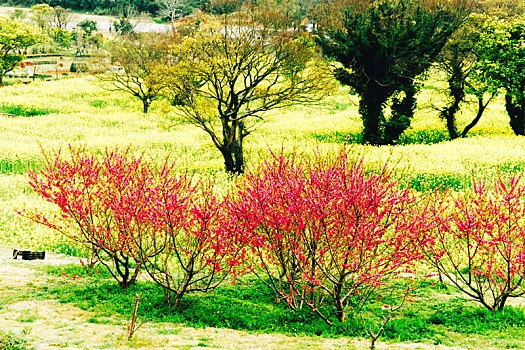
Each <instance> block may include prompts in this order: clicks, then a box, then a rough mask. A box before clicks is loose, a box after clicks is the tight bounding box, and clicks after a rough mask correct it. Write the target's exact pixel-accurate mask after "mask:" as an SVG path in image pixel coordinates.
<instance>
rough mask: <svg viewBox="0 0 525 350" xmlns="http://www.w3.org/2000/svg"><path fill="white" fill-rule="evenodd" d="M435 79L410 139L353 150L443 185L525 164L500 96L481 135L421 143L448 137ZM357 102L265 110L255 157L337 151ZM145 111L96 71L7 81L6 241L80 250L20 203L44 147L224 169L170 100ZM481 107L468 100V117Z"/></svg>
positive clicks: (2, 157) (1, 191) (2, 160)
mask: <svg viewBox="0 0 525 350" xmlns="http://www.w3.org/2000/svg"><path fill="white" fill-rule="evenodd" d="M432 84H434V85H436V84H437V83H435V82H430V84H427V85H428V86H429V88H427V89H425V90H423V92H422V93H421V95H420V101H419V102H420V109H419V110H418V111H417V113H416V118H415V120H414V123H413V127H412V128H411V129H410V130H408V131H407V132H406V133H405V135H404V136H403V139H402V140H401V142H402V143H405V144H404V145H400V146H396V147H364V146H360V145H354V146H352V147H353V150H354V151H355V152H357V153H360V154H363V155H364V156H365V159H366V161H367V164H369V165H370V166H371V167H373V166H376V165H378V164H382V163H384V162H386V161H389V162H390V164H392V166H395V167H396V169H397V173H398V175H399V177H400V178H401V179H402V181H405V182H406V181H410V183H411V185H412V186H413V187H414V188H416V189H418V190H427V189H432V188H436V187H438V186H448V187H452V188H455V189H461V188H464V187H466V186H468V182H469V179H470V176H471V173H472V172H474V173H475V174H476V175H477V176H481V177H484V178H487V179H491V178H494V177H495V176H496V174H497V173H498V172H502V173H508V172H515V171H521V170H524V169H525V139H524V138H521V137H515V136H513V135H512V134H511V131H510V129H509V127H508V124H507V117H506V116H505V114H504V108H503V104H502V101H501V100H498V101H496V103H493V104H492V105H491V106H490V108H489V110H488V111H487V114H486V115H485V117H484V119H482V121H481V122H480V124H479V125H478V126H477V127H476V128H475V129H474V130H473V131H472V134H473V135H474V136H472V137H470V138H467V139H464V140H456V141H454V142H440V143H436V144H430V145H428V144H422V143H420V142H421V140H428V139H427V136H428V135H430V136H431V137H430V136H428V137H429V139H430V140H434V141H440V140H445V139H446V132H445V130H444V127H443V123H442V122H441V121H440V120H439V119H438V118H437V116H436V115H437V112H436V111H435V110H432V109H431V108H430V101H432V103H436V100H438V99H437V97H439V93H438V92H436V89H437V87H436V86H434V85H432ZM437 102H438V103H439V101H437ZM356 103H357V100H356V98H355V97H354V96H350V95H349V94H348V93H347V92H346V91H343V90H342V91H341V92H340V94H337V95H335V96H331V97H329V98H326V99H325V100H324V101H323V102H322V103H321V104H320V105H318V106H315V107H304V106H296V107H292V108H288V109H283V110H277V111H274V112H273V113H271V114H269V115H267V116H266V117H265V122H264V123H263V124H261V125H259V126H258V127H257V129H256V131H255V132H254V133H253V134H252V135H250V137H249V138H247V139H246V153H247V156H246V158H247V161H248V164H249V166H250V165H253V164H256V163H257V161H258V160H259V159H261V158H264V157H267V156H268V149H273V150H275V151H277V152H278V151H279V150H280V149H281V148H283V149H284V150H285V152H286V153H289V152H293V151H295V152H301V153H305V154H307V155H308V154H311V153H312V152H313V151H314V150H315V149H319V150H320V151H321V152H330V151H334V150H337V149H338V148H339V147H340V145H341V144H342V143H343V142H344V141H345V140H346V139H349V140H350V141H352V140H355V139H357V138H358V135H359V132H360V128H361V126H360V120H359V116H358V114H357V107H356ZM140 110H141V108H140V103H139V102H138V101H136V100H133V99H132V98H131V97H129V96H127V95H124V94H121V93H116V92H108V91H105V90H103V89H102V88H101V87H100V86H99V85H98V84H97V83H96V82H95V81H93V80H92V79H89V78H87V79H68V80H61V81H52V82H45V83H36V84H31V85H27V86H26V85H16V86H11V87H6V88H3V89H2V94H0V112H4V113H6V112H7V113H14V114H17V115H20V116H21V117H18V118H7V117H0V118H1V120H2V123H1V124H0V140H1V141H0V177H1V179H2V181H0V214H2V215H1V216H0V232H2V236H3V237H2V239H1V240H0V241H1V242H3V243H5V244H16V245H21V246H26V247H33V248H47V249H49V248H52V249H54V250H56V251H59V252H66V253H71V254H74V253H76V252H75V251H74V250H72V249H71V246H70V245H69V244H67V242H65V241H64V240H63V239H62V237H60V236H58V235H56V234H54V233H52V232H48V231H47V230H45V229H43V228H41V227H35V226H33V225H26V223H25V222H23V221H22V220H21V219H20V218H18V217H17V215H16V214H14V210H15V209H18V208H20V207H34V206H39V207H42V206H43V203H41V202H40V201H38V200H37V199H36V198H35V197H34V196H32V195H31V193H30V191H29V188H28V186H27V185H25V182H26V181H25V176H24V173H26V172H27V170H28V169H38V168H39V167H40V166H41V164H42V156H41V153H40V146H42V147H43V148H45V149H47V150H49V149H54V148H58V147H67V145H68V144H69V143H72V144H83V145H86V146H87V147H88V148H90V149H94V150H97V151H103V150H104V148H105V147H110V148H112V147H116V146H118V147H131V148H132V150H133V151H135V152H137V153H141V152H143V151H146V152H147V153H148V154H150V155H152V156H154V157H157V158H158V159H162V158H164V157H165V156H166V155H167V154H170V156H171V157H172V159H176V161H177V163H178V164H179V166H180V168H181V169H183V170H186V169H188V170H190V171H196V172H199V173H204V174H210V173H213V174H216V176H219V177H221V178H222V179H224V178H225V176H224V174H223V173H222V167H223V164H222V159H221V157H220V154H219V153H218V152H217V151H216V149H215V148H214V146H213V144H212V143H211V141H210V139H209V137H207V135H206V134H205V133H204V132H203V131H201V130H200V129H198V128H196V127H194V126H192V125H187V124H184V123H182V122H181V121H180V120H178V119H177V117H176V116H173V115H171V116H170V115H169V113H167V112H166V111H167V110H168V109H167V106H166V105H165V104H164V103H163V102H155V103H154V105H153V107H152V111H151V113H150V114H148V115H143V114H142V113H141V112H140ZM473 113H474V112H473V111H469V110H468V109H465V110H464V111H463V120H462V121H461V123H463V124H465V123H466V122H467V117H468V116H471V115H472V114H473ZM24 115H26V116H25V117H24ZM166 116H168V118H167V117H166ZM425 135H427V136H425ZM408 178H410V180H408ZM43 237H46V238H45V239H43Z"/></svg>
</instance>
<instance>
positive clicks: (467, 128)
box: [461, 93, 496, 137]
mask: <svg viewBox="0 0 525 350" xmlns="http://www.w3.org/2000/svg"><path fill="white" fill-rule="evenodd" d="M495 95H496V94H495V93H494V94H492V96H491V97H490V98H489V100H488V101H487V103H483V96H481V97H478V113H477V114H476V117H475V118H474V119H472V121H471V122H470V124H469V125H467V126H465V128H464V129H463V132H462V133H461V137H466V136H467V134H468V132H469V131H470V130H471V129H472V128H473V127H475V126H476V124H478V122H479V120H480V119H481V116H482V115H483V113H484V112H485V109H486V108H487V106H488V105H489V103H490V101H491V100H492V99H493V98H494V96H495Z"/></svg>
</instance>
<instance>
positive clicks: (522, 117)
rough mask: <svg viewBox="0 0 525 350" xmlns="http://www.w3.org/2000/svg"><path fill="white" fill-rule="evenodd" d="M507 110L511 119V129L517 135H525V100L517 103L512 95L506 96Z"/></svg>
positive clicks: (522, 99) (519, 100)
mask: <svg viewBox="0 0 525 350" xmlns="http://www.w3.org/2000/svg"><path fill="white" fill-rule="evenodd" d="M505 108H506V109H507V113H508V114H509V118H510V127H511V128H512V131H514V133H515V134H516V135H521V136H524V135H525V98H524V97H522V98H520V99H518V100H517V101H515V99H514V98H513V96H512V95H510V94H508V93H507V94H506V95H505Z"/></svg>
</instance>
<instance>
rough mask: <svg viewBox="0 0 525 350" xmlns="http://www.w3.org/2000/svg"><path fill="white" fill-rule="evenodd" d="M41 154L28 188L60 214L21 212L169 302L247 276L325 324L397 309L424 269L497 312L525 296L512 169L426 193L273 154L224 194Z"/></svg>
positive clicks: (151, 171)
mask: <svg viewBox="0 0 525 350" xmlns="http://www.w3.org/2000/svg"><path fill="white" fill-rule="evenodd" d="M44 155H45V167H44V169H43V170H42V171H40V172H38V173H36V172H32V173H30V175H29V178H30V185H31V187H32V188H33V189H34V191H35V192H36V193H37V194H39V195H40V196H42V197H43V198H44V199H45V200H47V201H48V202H50V203H52V204H54V205H56V208H57V210H58V213H57V214H56V215H54V216H49V215H45V214H43V213H40V212H38V211H36V210H26V211H22V212H20V214H22V215H23V216H25V217H28V218H29V219H31V220H33V221H34V222H37V223H41V224H44V225H46V226H48V227H51V228H53V229H55V230H58V231H59V232H61V233H63V234H64V235H66V236H67V237H69V238H70V239H72V240H74V241H76V242H79V243H80V244H82V245H84V246H85V247H87V248H88V249H89V250H90V252H91V253H92V254H93V256H94V257H96V258H97V259H98V261H99V262H100V263H101V264H102V265H104V266H106V267H107V269H108V270H109V271H110V273H111V274H112V275H113V277H114V278H115V279H116V280H117V281H118V283H119V285H120V286H121V287H122V288H126V287H127V286H129V285H130V283H133V281H134V280H135V279H136V278H137V276H138V274H139V272H140V271H145V272H147V274H148V275H149V276H150V278H151V279H152V280H153V281H155V282H156V283H158V284H159V285H160V286H162V287H163V289H164V291H165V295H166V299H167V302H168V303H171V304H173V305H175V306H176V305H179V303H180V301H181V299H182V298H183V296H184V295H185V294H186V293H189V292H194V291H201V292H206V291H209V290H212V289H214V288H216V287H217V286H219V285H220V283H222V282H224V281H229V282H234V281H235V280H236V278H238V276H240V275H242V274H247V273H253V274H255V275H256V276H257V277H259V278H260V279H261V281H263V282H264V283H266V284H267V286H268V287H270V289H271V290H272V291H273V292H274V294H275V298H276V300H277V301H278V302H283V303H286V304H287V305H288V306H289V308H290V309H300V308H311V309H312V310H313V311H314V312H315V313H316V314H317V315H318V316H319V317H320V318H321V319H322V320H324V321H325V322H326V323H328V324H330V325H332V324H335V323H338V322H344V321H345V320H347V318H348V317H349V316H350V315H353V316H355V315H357V314H359V313H360V312H361V311H362V310H363V307H364V305H365V304H366V303H368V302H371V301H377V300H385V299H384V298H386V297H389V296H392V295H397V296H398V297H399V296H401V298H402V300H403V301H402V302H401V304H399V305H400V306H399V307H401V305H403V303H404V301H405V300H409V294H410V293H411V291H412V289H413V287H412V286H413V284H412V282H413V280H414V279H416V278H421V277H423V274H422V273H421V272H418V271H421V269H420V268H421V267H422V266H425V265H426V266H427V267H425V270H426V271H428V266H431V267H433V270H437V272H439V274H440V275H441V276H444V277H446V278H448V280H449V281H450V282H451V283H452V284H454V285H455V286H456V287H457V288H458V289H459V290H460V291H462V292H464V293H465V294H466V295H468V296H469V297H470V298H472V299H474V300H476V301H478V302H480V303H481V304H483V305H484V306H485V307H487V308H488V309H489V310H490V311H492V312H494V311H495V310H501V309H502V308H503V307H504V305H505V301H506V300H507V299H508V298H509V297H515V296H521V295H523V289H522V282H523V277H524V276H525V275H524V271H525V228H524V227H525V199H524V192H525V185H524V184H523V181H522V180H521V178H520V177H511V178H510V179H509V180H508V181H504V180H503V179H502V178H500V179H499V180H498V181H496V183H495V184H494V186H493V187H489V186H487V184H486V183H484V182H482V181H477V180H474V181H473V187H474V190H473V191H472V192H465V193H460V194H456V195H454V196H453V195H452V194H451V192H447V191H445V192H441V193H430V194H428V193H427V194H424V195H423V194H421V193H418V192H415V191H413V190H410V189H409V188H405V187H403V186H400V185H399V184H398V182H397V181H396V180H395V179H394V178H393V177H392V173H391V171H390V170H389V168H388V167H387V166H383V167H382V168H381V169H380V170H379V171H365V169H364V167H363V160H362V159H353V158H352V157H351V155H350V154H349V153H348V151H347V150H346V149H342V150H341V151H340V152H339V153H338V154H336V155H332V156H321V155H319V154H317V155H315V156H314V157H312V158H305V157H298V156H292V157H285V156H284V155H275V154H273V155H272V157H271V158H270V159H268V160H266V161H264V162H262V163H261V164H260V165H259V166H258V167H255V168H254V169H253V170H252V171H250V172H248V173H247V174H246V175H245V176H244V177H242V178H239V179H238V180H237V181H236V182H235V183H234V184H233V187H232V189H231V190H230V192H229V193H227V194H226V195H224V196H219V195H218V194H217V193H218V191H217V190H216V189H215V188H214V184H213V182H212V181H208V182H206V181H202V180H196V179H195V178H194V177H193V176H191V175H190V174H184V173H183V174H181V173H177V172H176V171H175V170H176V169H175V164H174V163H173V162H171V161H169V159H167V160H165V161H164V162H163V163H162V164H161V165H158V164H156V163H155V162H153V161H151V160H147V159H145V157H144V156H141V157H136V156H133V155H132V154H130V152H129V151H128V150H124V151H122V150H119V149H114V150H111V151H110V150H106V152H105V153H104V154H102V155H96V154H92V153H89V152H87V151H86V150H85V149H83V148H73V147H70V149H69V151H68V152H62V151H57V152H54V153H45V152H44ZM398 300H399V299H398ZM394 309H395V310H397V307H393V306H388V310H390V313H389V317H388V319H387V321H388V320H389V319H390V318H391V317H392V312H393V311H392V310H394ZM385 322H386V321H385ZM383 327H384V325H383ZM371 333H372V334H374V337H376V338H377V336H378V335H379V333H373V332H372V331H371Z"/></svg>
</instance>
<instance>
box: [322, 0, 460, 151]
mask: <svg viewBox="0 0 525 350" xmlns="http://www.w3.org/2000/svg"><path fill="white" fill-rule="evenodd" d="M468 13H469V10H468V8H467V7H466V6H461V4H454V6H446V5H445V4H436V3H433V4H428V3H422V1H418V0H385V1H380V2H373V3H372V2H369V3H368V4H367V3H366V2H363V1H360V0H355V1H353V2H350V3H349V4H348V5H347V7H346V8H345V9H344V10H343V13H342V21H341V25H340V26H334V25H333V23H334V21H333V20H331V21H329V23H331V24H332V25H331V26H329V27H323V26H322V25H321V27H320V35H319V43H320V44H321V46H322V48H323V50H324V53H325V54H326V55H327V56H329V57H330V58H332V59H335V60H337V61H338V62H340V63H341V65H340V66H338V67H337V68H335V69H334V74H335V76H336V78H337V79H338V80H339V81H340V82H341V83H342V84H344V85H348V86H351V87H352V88H353V90H354V91H355V92H356V93H357V94H358V95H359V97H360V102H359V113H360V114H361V117H362V119H363V126H364V130H363V142H364V143H368V144H373V145H383V144H395V143H396V142H397V141H398V139H399V137H400V136H401V134H402V133H403V132H404V131H405V130H406V129H407V128H408V127H409V126H410V123H411V120H412V117H413V115H414V110H415V108H416V94H417V92H418V88H419V87H418V84H417V82H416V78H417V77H418V76H420V75H421V74H422V73H424V72H425V71H426V70H427V69H428V68H429V67H430V66H431V64H432V63H433V62H434V61H435V59H436V56H437V55H438V54H439V52H440V51H441V49H442V48H443V46H444V45H445V43H446V42H447V39H448V38H449V37H450V36H451V35H452V33H454V31H455V30H456V29H457V28H458V26H459V25H460V24H461V23H462V22H463V20H464V19H465V18H466V16H467V15H468ZM321 23H322V21H321ZM388 105H390V107H391V113H390V115H389V116H387V115H385V111H384V110H385V107H387V106H388Z"/></svg>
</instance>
